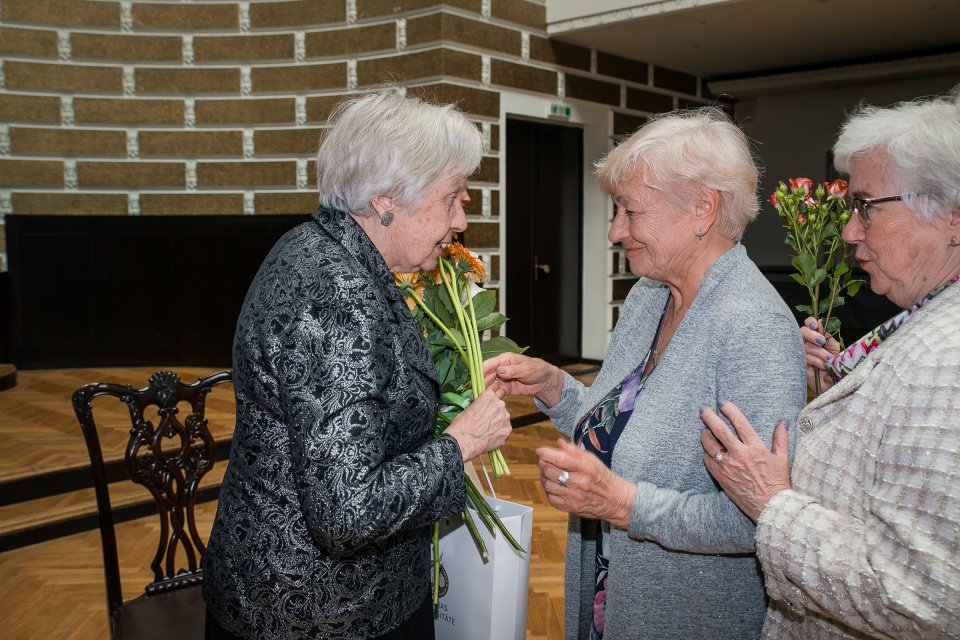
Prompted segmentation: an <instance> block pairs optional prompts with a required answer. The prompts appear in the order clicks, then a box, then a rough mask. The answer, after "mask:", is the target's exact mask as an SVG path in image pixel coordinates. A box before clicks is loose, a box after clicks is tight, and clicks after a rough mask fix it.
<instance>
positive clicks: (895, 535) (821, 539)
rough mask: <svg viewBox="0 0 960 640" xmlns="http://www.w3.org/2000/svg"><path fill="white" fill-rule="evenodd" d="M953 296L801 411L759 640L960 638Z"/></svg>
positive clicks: (772, 513) (776, 508)
mask: <svg viewBox="0 0 960 640" xmlns="http://www.w3.org/2000/svg"><path fill="white" fill-rule="evenodd" d="M956 293H957V292H953V296H952V299H951V300H950V301H949V302H950V304H943V305H941V304H938V305H936V306H937V309H934V308H933V307H934V305H933V304H931V308H930V309H929V311H927V310H925V311H924V314H925V316H926V317H925V318H924V319H923V320H922V321H921V320H920V318H919V317H918V318H917V319H916V320H915V321H913V322H912V323H911V324H908V325H907V326H905V327H904V328H903V329H901V332H902V333H901V334H898V335H896V336H894V337H893V338H891V339H890V341H889V342H888V343H885V344H884V345H883V346H882V347H881V348H880V349H878V350H877V351H876V352H875V354H876V357H875V356H874V354H871V356H870V357H869V358H868V359H867V360H865V361H864V362H863V363H861V365H860V366H858V367H857V369H855V370H854V372H853V373H852V374H851V375H850V376H849V377H848V378H846V379H844V380H843V381H842V382H841V383H840V384H839V385H837V387H835V388H834V389H832V390H831V392H828V393H832V394H833V395H831V396H821V399H822V400H825V402H818V401H814V403H812V404H811V407H809V408H808V409H806V410H804V412H803V414H802V415H801V425H800V426H801V427H804V426H806V427H807V428H808V429H810V433H809V434H808V435H807V436H806V437H804V438H803V439H802V440H801V442H800V445H799V446H798V451H797V456H796V461H795V465H794V469H793V476H792V482H793V487H794V490H792V491H783V492H781V493H779V494H777V496H775V497H774V498H773V499H772V500H771V501H770V502H769V503H768V504H767V506H766V507H765V508H764V510H763V512H762V513H761V515H760V519H759V522H758V527H757V553H758V556H759V558H760V560H761V562H762V565H763V569H764V573H765V574H766V586H767V591H768V593H769V595H770V597H771V599H772V603H771V608H770V612H769V614H768V619H767V624H766V627H765V636H767V637H776V638H781V637H788V638H800V637H802V638H805V639H806V638H814V639H816V638H848V637H861V634H866V635H869V636H871V637H880V638H958V637H960V396H958V393H957V390H958V389H957V387H958V380H960V339H958V337H957V332H956V327H957V322H958V321H960V304H957V302H956V300H957V296H956ZM943 302H948V300H944V301H943ZM834 396H835V397H836V399H835V400H833V401H831V399H832V398H834Z"/></svg>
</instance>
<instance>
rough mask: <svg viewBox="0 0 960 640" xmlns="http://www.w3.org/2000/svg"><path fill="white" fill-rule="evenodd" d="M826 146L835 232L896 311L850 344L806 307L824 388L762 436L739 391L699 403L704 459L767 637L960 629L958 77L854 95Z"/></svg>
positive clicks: (903, 634) (808, 340)
mask: <svg viewBox="0 0 960 640" xmlns="http://www.w3.org/2000/svg"><path fill="white" fill-rule="evenodd" d="M834 155H835V158H836V163H837V166H838V167H839V168H840V169H841V170H843V171H846V172H849V174H850V188H849V198H850V200H849V201H850V207H851V209H852V211H853V215H851V216H850V220H849V222H848V223H847V225H846V226H845V228H844V229H843V239H844V240H845V241H847V242H850V243H852V244H854V245H856V254H855V257H856V260H857V261H858V262H859V264H860V266H861V267H862V268H863V270H864V271H865V272H866V273H867V275H868V277H869V278H870V288H871V289H873V291H874V292H876V293H878V294H882V295H884V296H886V297H887V298H889V299H890V300H891V301H892V302H894V303H895V304H896V305H897V306H898V307H901V308H902V309H903V311H902V312H901V313H899V314H897V315H896V316H895V317H893V318H891V319H890V320H888V321H886V322H884V323H882V324H881V325H880V326H878V327H877V328H876V329H875V330H873V331H871V332H870V333H868V334H867V335H866V336H864V337H863V338H861V339H858V340H856V341H854V342H852V343H851V344H850V345H848V346H847V348H846V349H841V348H840V345H839V344H838V342H837V341H836V340H835V339H834V338H833V336H830V335H828V334H825V333H824V332H823V327H822V325H821V323H820V321H819V320H818V319H817V318H807V320H806V324H805V326H804V327H803V328H802V329H801V334H802V335H803V337H804V342H805V348H806V353H807V363H808V364H810V365H811V366H812V367H813V372H814V373H815V374H816V375H819V376H820V377H821V380H822V382H823V384H824V386H825V387H829V389H828V390H827V391H826V392H825V393H823V394H822V395H820V396H819V397H817V398H816V399H815V400H813V401H812V402H811V403H810V404H809V405H808V406H807V407H806V408H805V409H804V410H803V411H802V412H801V414H800V417H799V420H798V422H797V423H795V424H796V427H795V428H793V426H792V425H790V426H791V428H790V429H789V432H788V430H787V426H788V425H786V424H782V425H780V426H778V427H777V429H776V431H775V435H774V440H773V449H772V451H771V450H770V449H769V448H768V445H769V442H770V440H769V438H767V437H766V435H761V436H759V437H758V435H757V434H756V432H755V431H754V428H753V426H758V425H760V424H761V423H758V422H757V421H756V420H754V419H752V418H750V417H749V416H744V415H743V414H742V412H741V411H740V410H739V409H738V406H737V404H738V403H732V402H728V403H725V404H723V405H722V406H720V408H719V411H720V412H721V413H723V414H724V415H725V416H726V417H727V418H728V420H729V421H730V423H731V424H732V425H733V426H734V427H735V428H736V434H734V432H733V431H731V430H730V429H729V428H728V427H727V426H726V425H725V424H724V423H723V422H722V421H721V420H720V418H719V417H718V416H717V415H716V413H715V412H714V411H713V410H712V409H706V410H705V411H704V412H703V420H704V422H705V423H706V424H707V425H708V426H709V431H705V432H704V434H703V437H702V444H703V448H704V451H705V455H704V462H705V464H706V467H707V468H708V469H709V470H710V472H711V473H712V474H713V475H714V477H716V479H717V481H718V482H719V483H720V484H721V486H723V488H724V491H725V492H726V493H727V495H729V496H730V497H731V499H733V501H734V502H736V503H737V504H738V505H739V506H740V507H741V509H743V512H744V513H746V514H747V515H748V516H749V517H750V518H751V519H752V520H754V521H755V522H756V523H757V534H756V543H757V555H758V557H759V558H760V561H761V564H762V566H763V572H764V575H765V576H766V587H767V592H768V594H769V596H770V606H769V609H768V612H767V618H766V624H765V626H764V636H765V637H767V638H796V639H797V640H800V639H801V638H802V639H803V640H808V639H813V640H816V639H819V638H867V637H870V638H898V639H899V638H960V333H958V327H960V285H958V284H957V281H958V280H960V87H958V89H956V90H954V91H953V92H952V93H951V94H949V95H945V96H940V97H936V98H928V99H920V100H914V101H910V102H904V103H900V104H897V105H894V106H892V107H888V108H877V107H863V108H861V109H859V110H858V111H857V112H855V113H854V114H853V115H852V116H851V117H850V118H849V119H848V120H847V122H846V123H845V124H844V125H843V128H842V130H841V131H840V136H839V138H838V139H837V142H836V144H835V145H834ZM812 380H813V379H812V377H811V383H812ZM751 425H753V426H751ZM763 427H764V428H765V429H766V428H768V427H769V425H763ZM788 437H790V438H793V439H797V440H798V443H797V445H796V457H795V459H794V461H793V465H792V468H791V467H790V463H789V458H788V456H787V438H788ZM718 455H719V460H718V458H717V456H718Z"/></svg>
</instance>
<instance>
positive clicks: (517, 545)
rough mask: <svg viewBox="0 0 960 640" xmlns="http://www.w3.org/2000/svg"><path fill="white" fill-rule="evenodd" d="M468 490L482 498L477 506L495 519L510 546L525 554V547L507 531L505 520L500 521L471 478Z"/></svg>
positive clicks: (468, 481)
mask: <svg viewBox="0 0 960 640" xmlns="http://www.w3.org/2000/svg"><path fill="white" fill-rule="evenodd" d="M467 488H468V490H472V491H473V492H474V493H476V494H477V495H478V496H479V497H480V503H479V504H478V505H477V506H478V507H480V509H481V510H483V511H486V512H487V515H489V516H490V517H491V518H492V519H493V523H494V524H495V525H497V528H498V529H500V533H502V534H503V536H504V537H505V538H506V539H507V542H509V543H510V546H511V547H513V548H514V549H516V550H517V551H519V552H521V553H525V551H524V550H523V547H521V546H520V543H519V542H517V540H516V539H515V538H514V537H513V536H512V535H511V534H510V532H509V531H507V527H506V525H504V524H503V520H501V519H500V516H498V515H497V512H496V511H494V510H493V507H491V506H490V503H488V502H487V500H486V498H484V497H483V494H481V493H480V490H479V489H477V487H476V486H475V485H474V484H473V481H472V480H470V478H469V477H468V478H467Z"/></svg>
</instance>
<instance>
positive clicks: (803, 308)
mask: <svg viewBox="0 0 960 640" xmlns="http://www.w3.org/2000/svg"><path fill="white" fill-rule="evenodd" d="M794 309H796V310H797V311H799V312H800V313H806V314H812V313H813V307H812V306H811V305H809V304H798V305H797V306H795V307H794Z"/></svg>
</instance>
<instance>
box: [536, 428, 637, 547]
mask: <svg viewBox="0 0 960 640" xmlns="http://www.w3.org/2000/svg"><path fill="white" fill-rule="evenodd" d="M557 447H558V448H556V449H554V448H551V447H540V448H538V449H537V456H538V457H539V458H540V483H541V484H542V485H543V489H544V491H546V493H547V501H548V502H549V503H550V504H552V505H553V506H554V507H556V508H557V509H560V510H561V511H566V512H567V513H572V514H575V515H578V516H581V517H584V518H591V519H593V520H605V521H607V522H609V523H610V524H611V525H613V526H615V527H619V528H621V529H626V528H627V527H628V526H629V524H630V514H631V513H632V511H633V500H634V497H635V496H636V493H637V487H636V485H634V484H632V483H630V482H628V481H627V480H625V479H624V478H621V477H620V476H618V475H617V474H615V473H613V471H611V470H610V469H609V468H608V467H607V466H606V465H605V464H603V462H601V461H600V459H599V458H597V456H595V455H593V454H592V453H590V452H588V451H584V450H583V449H580V448H579V447H577V446H576V445H573V444H571V443H569V442H567V441H566V440H563V439H560V440H557ZM564 471H565V472H566V473H567V480H566V481H565V483H563V484H561V483H560V482H559V481H558V480H559V479H560V474H561V473H563V472H564Z"/></svg>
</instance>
